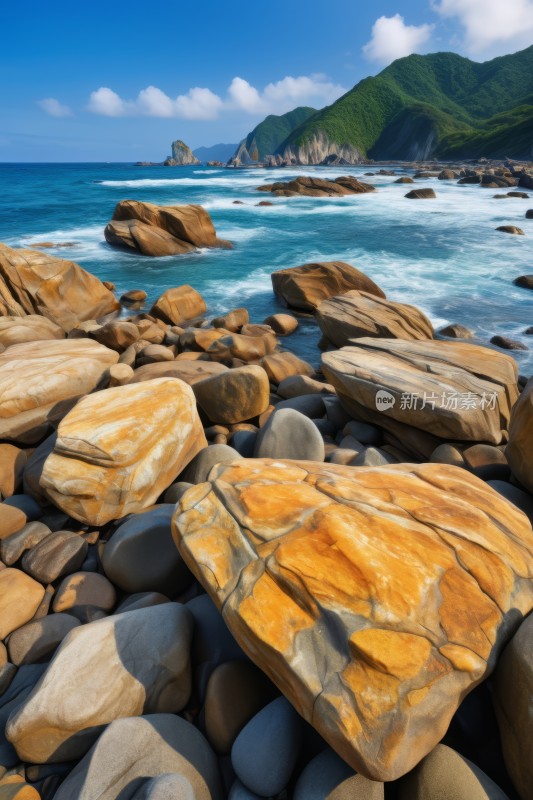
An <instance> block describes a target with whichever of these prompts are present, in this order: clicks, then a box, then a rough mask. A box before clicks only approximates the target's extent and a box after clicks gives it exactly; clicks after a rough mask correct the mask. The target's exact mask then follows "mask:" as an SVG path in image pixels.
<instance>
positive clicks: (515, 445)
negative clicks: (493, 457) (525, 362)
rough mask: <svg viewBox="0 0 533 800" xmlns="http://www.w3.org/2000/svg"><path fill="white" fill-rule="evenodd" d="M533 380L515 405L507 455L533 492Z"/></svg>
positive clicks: (519, 477)
mask: <svg viewBox="0 0 533 800" xmlns="http://www.w3.org/2000/svg"><path fill="white" fill-rule="evenodd" d="M532 453H533V380H530V381H528V383H527V386H526V388H525V389H524V390H523V392H522V393H521V395H520V398H519V399H518V402H517V403H516V405H515V406H514V407H513V412H512V414H511V426H510V428H509V444H508V445H507V447H506V449H505V455H506V457H507V461H508V462H509V466H510V467H511V470H512V472H513V473H514V475H516V477H517V478H518V480H519V481H520V483H521V484H522V485H523V486H525V488H526V489H528V491H530V492H532V493H533V461H532V457H531V456H532Z"/></svg>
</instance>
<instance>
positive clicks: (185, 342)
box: [179, 328, 228, 353]
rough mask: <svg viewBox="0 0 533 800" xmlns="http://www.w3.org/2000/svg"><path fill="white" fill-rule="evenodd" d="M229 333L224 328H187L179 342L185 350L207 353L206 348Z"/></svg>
mask: <svg viewBox="0 0 533 800" xmlns="http://www.w3.org/2000/svg"><path fill="white" fill-rule="evenodd" d="M227 333H228V331H227V330H225V329H224V328H187V329H186V330H184V331H183V333H182V334H181V335H180V338H179V343H180V347H181V348H182V349H183V350H193V351H196V352H202V353H205V351H206V350H208V349H209V347H210V346H211V345H212V344H213V342H216V341H218V339H221V338H222V337H223V336H226V335H227Z"/></svg>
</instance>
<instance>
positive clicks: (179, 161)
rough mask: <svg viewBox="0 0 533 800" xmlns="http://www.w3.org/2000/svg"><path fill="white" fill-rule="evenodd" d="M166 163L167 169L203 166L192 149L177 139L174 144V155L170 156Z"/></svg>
mask: <svg viewBox="0 0 533 800" xmlns="http://www.w3.org/2000/svg"><path fill="white" fill-rule="evenodd" d="M164 163H165V167H187V166H189V165H190V164H201V163H202V162H201V161H198V159H197V158H196V156H195V155H194V154H193V152H192V150H191V148H190V147H189V146H188V145H186V144H185V142H182V141H181V139H176V141H175V142H172V155H171V156H169V157H168V158H167V159H166V161H165V162H164Z"/></svg>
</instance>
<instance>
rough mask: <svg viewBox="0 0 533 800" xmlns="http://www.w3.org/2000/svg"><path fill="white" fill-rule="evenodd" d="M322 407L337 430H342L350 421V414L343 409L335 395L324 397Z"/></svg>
mask: <svg viewBox="0 0 533 800" xmlns="http://www.w3.org/2000/svg"><path fill="white" fill-rule="evenodd" d="M322 400H323V401H324V406H325V407H326V416H327V418H328V419H329V420H331V422H333V424H334V425H335V427H336V428H337V429H338V430H342V429H343V428H344V426H345V425H346V424H347V423H348V422H350V420H351V419H352V416H351V414H348V412H347V411H346V410H345V409H344V408H343V406H342V404H341V401H340V400H339V398H338V397H337V395H334V394H332V395H325V397H323V398H322Z"/></svg>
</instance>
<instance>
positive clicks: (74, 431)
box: [41, 378, 207, 525]
mask: <svg viewBox="0 0 533 800" xmlns="http://www.w3.org/2000/svg"><path fill="white" fill-rule="evenodd" d="M132 431H134V432H135V435H134V436H133V435H132ZM206 446H207V441H206V438H205V436H204V432H203V428H202V424H201V422H200V418H199V416H198V412H197V409H196V401H195V398H194V394H193V392H192V389H191V388H190V387H189V386H187V385H186V384H185V383H183V381H180V380H177V379H176V378H155V379H154V380H151V381H143V382H141V383H134V384H128V385H127V386H117V387H115V388H113V389H105V390H104V391H101V392H95V393H94V394H92V395H89V396H88V397H85V398H84V399H83V400H81V401H80V402H79V403H78V404H77V406H76V407H75V408H74V409H73V410H72V411H71V412H70V413H69V414H67V416H66V417H65V418H64V419H63V420H62V421H61V423H60V425H59V428H58V436H57V440H56V443H55V445H54V450H53V452H52V453H51V455H49V456H48V458H47V459H46V462H45V464H44V468H43V472H42V476H41V486H42V487H43V488H44V489H45V491H46V493H47V494H48V496H49V497H50V499H51V500H52V502H53V503H55V505H57V506H58V507H59V508H61V509H63V511H65V512H66V513H67V514H69V515H70V516H72V517H74V518H75V519H79V520H81V521H83V522H85V523H87V524H89V525H104V524H105V523H106V522H109V521H110V520H112V519H118V518H119V517H123V516H124V515H125V514H130V513H132V512H139V511H142V510H143V509H145V508H147V507H148V506H150V505H151V504H152V503H154V502H155V501H156V500H157V498H158V497H159V495H160V494H161V493H162V492H163V491H164V490H165V489H166V488H167V487H168V486H170V484H171V483H172V481H173V480H174V479H175V478H176V477H177V476H178V475H179V473H180V472H181V471H182V470H183V468H184V467H186V466H187V464H188V463H189V461H191V459H192V458H193V457H194V456H195V455H196V453H198V452H199V450H201V449H202V448H203V447H206Z"/></svg>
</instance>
